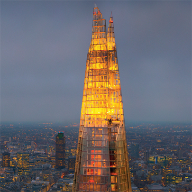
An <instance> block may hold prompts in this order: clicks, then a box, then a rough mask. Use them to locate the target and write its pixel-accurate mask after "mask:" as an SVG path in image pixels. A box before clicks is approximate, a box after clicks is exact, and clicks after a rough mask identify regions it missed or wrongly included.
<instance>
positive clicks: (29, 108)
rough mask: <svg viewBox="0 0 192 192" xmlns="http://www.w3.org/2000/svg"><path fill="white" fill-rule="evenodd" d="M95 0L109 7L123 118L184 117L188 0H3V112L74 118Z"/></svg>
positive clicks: (24, 117)
mask: <svg viewBox="0 0 192 192" xmlns="http://www.w3.org/2000/svg"><path fill="white" fill-rule="evenodd" d="M94 2H95V3H96V4H97V6H98V7H99V9H100V11H101V13H102V14H103V17H104V18H105V19H106V22H107V26H108V20H109V17H110V15H111V11H112V13H113V18H114V27H115V37H116V45H117V55H118V62H119V68H120V78H121V86H122V94H123V102H124V113H125V119H126V122H128V121H170V122H173V121H176V122H189V121H190V120H191V16H192V14H191V8H192V6H191V2H190V1H175V2H174V1H70V2H69V1H33V2H32V1H1V49H0V50H1V120H2V121H12V122H14V121H16V122H21V121H31V122H33V121H34V122H35V121H41V122H42V121H44V122H69V121H71V122H77V123H78V122H79V117H80V111H81V100H82V94H83V82H84V75H85V66H86V57H87V52H88V48H89V44H90V41H91V30H92V13H93V7H94Z"/></svg>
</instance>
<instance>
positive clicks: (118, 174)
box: [73, 7, 132, 192]
mask: <svg viewBox="0 0 192 192" xmlns="http://www.w3.org/2000/svg"><path fill="white" fill-rule="evenodd" d="M73 191H74V192H75V191H105V192H106V191H108V192H111V191H119V192H120V191H122V192H125V191H126V192H131V191H132V189H131V181H130V170H129V160H128V153H127V144H126V134H125V126H124V113H123V102H122V95H121V85H120V76H119V68H118V61H117V51H116V44H115V35H114V26H113V17H112V15H111V17H110V20H109V27H108V30H107V31H106V21H105V19H103V18H102V14H101V12H100V11H99V9H98V7H94V9H93V24H92V38H91V43H90V46H89V51H88V54H87V62H86V69H85V80H84V89H83V99H82V107H81V116H80V127H79V139H78V147H77V158H76V166H75V176H74V183H73Z"/></svg>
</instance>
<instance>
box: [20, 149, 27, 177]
mask: <svg viewBox="0 0 192 192" xmlns="http://www.w3.org/2000/svg"><path fill="white" fill-rule="evenodd" d="M17 168H18V175H22V174H23V175H28V174H29V153H26V152H19V153H17Z"/></svg>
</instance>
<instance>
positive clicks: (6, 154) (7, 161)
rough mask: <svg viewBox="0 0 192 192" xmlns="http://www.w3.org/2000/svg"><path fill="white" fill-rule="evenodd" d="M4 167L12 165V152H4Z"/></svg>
mask: <svg viewBox="0 0 192 192" xmlns="http://www.w3.org/2000/svg"><path fill="white" fill-rule="evenodd" d="M2 167H10V153H9V152H4V153H3V154H2Z"/></svg>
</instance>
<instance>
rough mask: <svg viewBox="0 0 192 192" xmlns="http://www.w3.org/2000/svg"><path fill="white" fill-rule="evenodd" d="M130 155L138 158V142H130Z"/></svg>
mask: <svg viewBox="0 0 192 192" xmlns="http://www.w3.org/2000/svg"><path fill="white" fill-rule="evenodd" d="M130 155H131V157H134V158H136V159H138V158H139V144H137V143H133V144H131V151H130Z"/></svg>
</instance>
